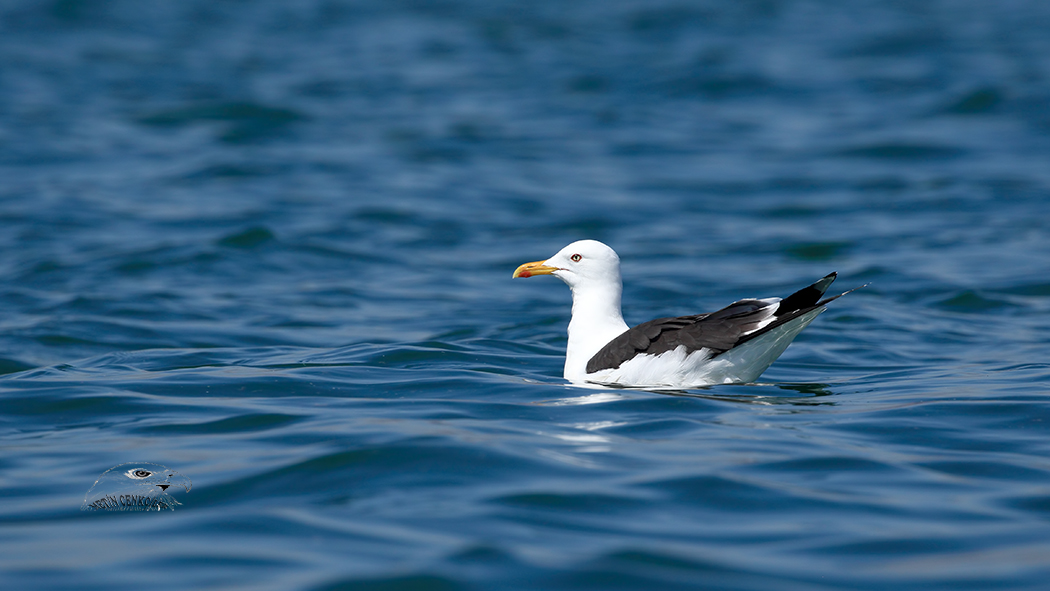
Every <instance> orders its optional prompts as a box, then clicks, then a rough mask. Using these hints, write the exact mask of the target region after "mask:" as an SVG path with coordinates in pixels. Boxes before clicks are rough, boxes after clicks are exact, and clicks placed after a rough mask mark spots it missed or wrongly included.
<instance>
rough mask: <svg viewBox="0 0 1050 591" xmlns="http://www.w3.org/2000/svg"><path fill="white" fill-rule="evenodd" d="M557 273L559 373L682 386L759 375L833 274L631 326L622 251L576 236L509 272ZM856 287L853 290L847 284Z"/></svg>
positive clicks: (585, 379) (634, 384)
mask: <svg viewBox="0 0 1050 591" xmlns="http://www.w3.org/2000/svg"><path fill="white" fill-rule="evenodd" d="M534 275H554V276H555V277H557V278H558V279H561V280H562V281H564V282H565V283H566V284H568V286H569V288H570V289H571V290H572V319H571V320H570V321H569V331H568V332H569V341H568V345H567V347H566V350H565V372H564V377H565V379H566V380H568V381H569V382H572V383H574V384H598V385H602V386H612V387H628V388H647V389H686V388H693V387H703V386H710V385H714V384H736V383H750V382H754V381H755V380H756V379H758V376H760V375H762V372H764V371H765V370H766V368H768V367H769V366H770V365H771V364H772V363H773V362H774V361H776V359H777V357H780V354H781V353H783V352H784V350H785V349H787V346H788V345H790V344H791V341H792V340H793V339H794V338H795V337H796V336H798V334H799V333H800V332H802V329H804V328H806V326H808V325H809V323H810V322H813V320H814V319H815V318H816V317H817V315H819V314H820V313H821V312H823V311H824V310H825V309H826V308H825V305H826V304H827V303H828V302H830V301H832V300H835V299H838V298H840V297H842V296H843V295H846V293H849V292H848V291H847V292H845V293H842V294H839V295H837V296H832V297H829V298H825V299H821V298H823V296H824V292H825V291H827V289H828V287H829V286H830V285H831V282H832V281H834V280H835V277H836V276H837V274H836V273H831V274H829V275H826V276H825V277H823V278H821V279H820V280H818V281H817V282H816V283H814V284H812V285H810V286H809V287H804V288H802V289H800V290H798V291H796V292H795V293H793V294H791V295H789V296H788V297H786V298H783V299H781V298H764V299H744V300H740V301H737V302H733V303H732V304H729V305H728V306H726V307H725V308H722V309H721V310H718V311H717V312H710V313H707V314H696V315H693V316H679V317H676V318H657V319H656V320H650V321H649V322H644V323H642V324H639V325H638V326H635V327H634V328H629V327H628V326H627V324H626V323H625V322H624V321H623V315H622V313H621V312H620V295H621V292H622V291H623V284H622V281H621V279H620V257H619V256H617V254H616V251H614V250H613V249H612V248H609V247H608V246H606V245H605V244H602V243H601V242H598V241H597V240H580V241H577V242H573V243H572V244H570V245H568V246H566V247H565V248H563V249H561V250H560V251H558V253H557V254H555V255H554V256H552V257H551V258H549V259H547V260H544V261H536V262H533V263H525V264H524V265H521V266H520V267H518V268H517V269H515V270H514V274H513V277H532V276H534ZM850 291H853V290H850Z"/></svg>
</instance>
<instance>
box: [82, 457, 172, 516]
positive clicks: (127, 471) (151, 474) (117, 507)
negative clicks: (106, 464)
mask: <svg viewBox="0 0 1050 591" xmlns="http://www.w3.org/2000/svg"><path fill="white" fill-rule="evenodd" d="M173 486H181V487H182V488H184V489H186V491H187V492H189V490H190V488H191V487H192V486H193V485H192V483H190V479H189V478H186V477H185V476H183V475H182V474H179V473H178V472H176V471H174V470H169V469H167V468H165V467H164V466H161V465H160V464H151V463H149V462H128V463H126V464H120V465H117V466H113V467H112V468H110V469H109V470H106V471H105V472H103V473H102V475H101V476H99V477H98V480H96V481H95V484H94V485H93V486H92V487H91V488H90V489H89V490H88V492H87V495H86V496H85V497H84V504H83V505H81V506H80V510H81V511H174V510H175V507H176V506H177V505H181V504H182V503H180V502H178V501H176V500H175V498H174V497H172V496H171V494H169V493H168V489H170V488H171V487H173Z"/></svg>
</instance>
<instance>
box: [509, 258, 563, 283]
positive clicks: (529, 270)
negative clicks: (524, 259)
mask: <svg viewBox="0 0 1050 591" xmlns="http://www.w3.org/2000/svg"><path fill="white" fill-rule="evenodd" d="M546 262H547V261H536V262H534V263H525V264H524V265H522V266H520V267H518V268H517V269H514V275H511V278H512V279H513V278H515V277H532V276H533V275H550V274H551V273H553V272H555V271H558V270H559V269H558V267H548V266H547V265H544V264H543V263H546Z"/></svg>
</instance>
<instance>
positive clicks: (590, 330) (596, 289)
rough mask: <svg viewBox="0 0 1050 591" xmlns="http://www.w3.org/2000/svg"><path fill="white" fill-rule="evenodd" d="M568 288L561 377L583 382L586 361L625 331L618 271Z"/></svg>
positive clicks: (621, 289) (625, 325) (585, 373)
mask: <svg viewBox="0 0 1050 591" xmlns="http://www.w3.org/2000/svg"><path fill="white" fill-rule="evenodd" d="M570 287H571V288H572V320H570V321H569V344H568V346H567V347H566V350H565V373H564V375H565V379H567V380H569V381H571V382H583V381H585V380H586V377H585V376H586V375H587V362H588V361H590V359H591V357H594V354H595V353H597V352H598V351H599V350H601V348H602V347H604V346H605V345H606V344H607V343H608V342H609V341H611V340H613V339H614V338H616V337H618V336H619V335H620V334H622V333H623V332H624V331H626V330H627V324H626V323H625V322H624V321H623V314H622V313H621V312H620V294H621V292H622V291H623V286H622V284H621V282H620V276H619V273H617V274H616V276H615V277H609V278H606V279H602V280H600V281H593V280H592V281H585V282H581V283H580V284H577V285H572V286H570Z"/></svg>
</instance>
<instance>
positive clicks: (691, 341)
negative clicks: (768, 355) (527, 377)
mask: <svg viewBox="0 0 1050 591" xmlns="http://www.w3.org/2000/svg"><path fill="white" fill-rule="evenodd" d="M836 276H837V275H836V274H835V273H831V274H829V275H827V276H825V277H824V278H822V279H821V280H820V281H817V282H816V283H814V284H813V285H810V286H808V287H804V288H802V289H800V290H798V291H796V292H795V293H793V294H791V295H789V296H788V297H786V298H784V299H782V300H780V302H778V303H775V304H771V303H769V302H763V301H761V300H740V301H739V302H733V303H732V304H729V305H728V306H726V307H725V308H722V309H721V310H719V311H717V312H711V313H709V314H697V315H695V316H679V317H677V318H657V319H656V320H650V321H649V322H643V323H642V324H639V325H638V326H635V327H634V328H629V329H627V330H626V331H625V332H624V333H623V334H621V335H620V336H618V337H616V338H615V339H613V340H611V341H609V344H607V345H605V347H602V349H601V350H600V351H598V352H597V353H596V354H595V355H594V357H591V359H590V361H588V362H587V373H594V372H596V371H601V370H603V369H616V368H618V367H620V366H621V365H623V364H624V363H625V362H627V361H628V360H630V359H633V358H634V357H635V356H637V355H639V354H642V355H659V354H661V353H666V352H667V351H672V350H674V349H677V348H678V347H679V346H682V345H684V346H685V349H686V351H687V352H692V351H696V350H699V349H710V350H711V351H712V356H714V355H719V354H721V353H724V352H726V351H728V350H730V349H732V348H733V347H736V346H737V345H740V344H742V343H746V342H747V341H749V340H751V339H753V338H755V337H758V336H761V335H763V334H765V333H766V332H769V331H770V330H773V329H774V328H776V327H778V326H781V325H782V324H784V323H786V322H791V321H792V320H794V319H795V318H798V317H799V316H802V315H803V314H806V313H807V312H811V311H813V310H815V309H817V308H819V307H821V306H823V305H824V304H826V303H828V302H830V301H831V300H834V299H836V298H838V297H841V296H840V295H838V296H834V297H831V298H828V299H826V300H822V301H821V300H820V298H821V297H822V296H823V295H824V292H825V291H827V289H828V287H829V286H830V285H831V282H832V281H834V280H835V277H836ZM770 318H772V322H769V323H768V324H766V325H765V326H763V327H762V328H759V326H761V324H762V323H763V322H767V321H769V320H770Z"/></svg>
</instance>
